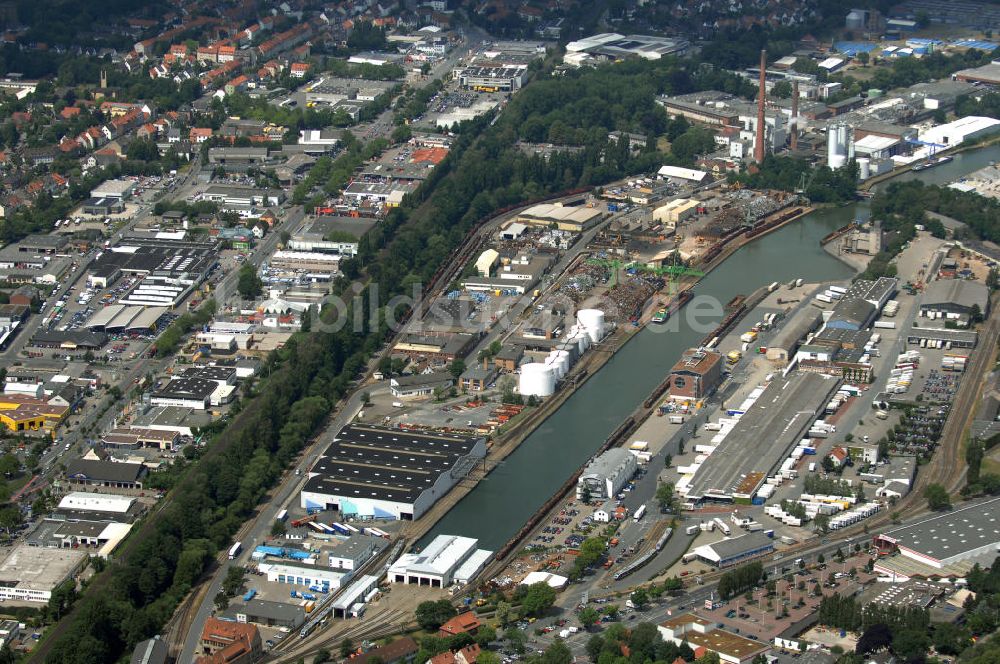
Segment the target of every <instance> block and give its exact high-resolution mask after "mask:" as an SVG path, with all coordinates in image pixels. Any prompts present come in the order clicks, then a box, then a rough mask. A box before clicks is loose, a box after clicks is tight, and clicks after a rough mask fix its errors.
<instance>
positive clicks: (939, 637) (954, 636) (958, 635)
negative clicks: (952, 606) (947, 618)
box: [933, 623, 972, 655]
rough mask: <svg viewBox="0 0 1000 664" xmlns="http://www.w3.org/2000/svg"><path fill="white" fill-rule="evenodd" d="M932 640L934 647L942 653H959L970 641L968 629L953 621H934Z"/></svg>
mask: <svg viewBox="0 0 1000 664" xmlns="http://www.w3.org/2000/svg"><path fill="white" fill-rule="evenodd" d="M933 640H934V649H935V650H937V651H938V652H939V653H941V654H943V655H959V654H961V653H962V652H963V651H964V650H965V649H966V648H968V647H969V646H970V645H971V643H972V639H971V638H970V636H969V631H968V630H967V629H965V628H964V627H959V626H958V625H955V624H953V623H935V624H934V635H933Z"/></svg>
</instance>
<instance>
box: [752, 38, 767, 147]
mask: <svg viewBox="0 0 1000 664" xmlns="http://www.w3.org/2000/svg"><path fill="white" fill-rule="evenodd" d="M766 83H767V51H766V50H763V49H762V50H761V52H760V92H758V94H757V137H756V139H755V140H754V146H753V160H754V161H756V162H757V163H758V164H759V163H761V162H762V161H764V131H765V130H766V127H765V126H764V101H765V99H766V98H767V89H766Z"/></svg>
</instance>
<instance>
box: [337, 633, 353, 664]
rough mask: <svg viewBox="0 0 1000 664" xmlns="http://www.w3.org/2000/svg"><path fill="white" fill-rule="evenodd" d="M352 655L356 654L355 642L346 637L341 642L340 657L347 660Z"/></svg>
mask: <svg viewBox="0 0 1000 664" xmlns="http://www.w3.org/2000/svg"><path fill="white" fill-rule="evenodd" d="M352 654H354V641H351V639H349V638H347V637H344V640H343V641H341V642H340V656H341V657H342V658H344V659H347V658H348V657H350V656H351V655H352Z"/></svg>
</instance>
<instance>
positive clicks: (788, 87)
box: [771, 81, 792, 99]
mask: <svg viewBox="0 0 1000 664" xmlns="http://www.w3.org/2000/svg"><path fill="white" fill-rule="evenodd" d="M771 96H772V97H777V98H778V99H788V98H789V97H791V96H792V84H791V83H789V82H788V81H778V82H777V83H775V84H774V87H773V88H771Z"/></svg>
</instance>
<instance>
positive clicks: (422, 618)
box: [416, 599, 458, 631]
mask: <svg viewBox="0 0 1000 664" xmlns="http://www.w3.org/2000/svg"><path fill="white" fill-rule="evenodd" d="M456 615H458V611H456V610H455V607H454V606H452V605H451V602H449V601H448V600H446V599H439V600H437V601H433V600H428V601H426V602H421V603H420V604H418V605H417V610H416V617H417V624H418V625H420V629H423V630H427V631H434V630H436V629H437V628H438V627H440V626H441V625H443V624H444V623H446V622H448V620H449V619H450V618H454V617H455V616H456Z"/></svg>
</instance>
